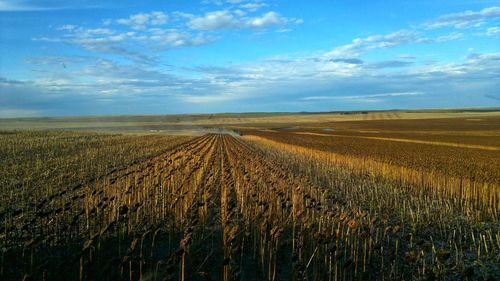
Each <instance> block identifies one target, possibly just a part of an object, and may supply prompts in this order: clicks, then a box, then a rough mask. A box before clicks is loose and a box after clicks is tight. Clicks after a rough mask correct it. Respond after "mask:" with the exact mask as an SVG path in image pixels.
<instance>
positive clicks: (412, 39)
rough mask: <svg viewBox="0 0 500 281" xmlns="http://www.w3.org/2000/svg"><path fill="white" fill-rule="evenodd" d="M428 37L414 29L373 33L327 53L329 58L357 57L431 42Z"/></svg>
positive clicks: (326, 55)
mask: <svg viewBox="0 0 500 281" xmlns="http://www.w3.org/2000/svg"><path fill="white" fill-rule="evenodd" d="M429 41H430V40H429V39H428V38H424V37H420V33H418V32H416V31H413V30H400V31H396V32H393V33H389V34H384V35H372V36H369V37H366V38H356V39H354V40H352V42H351V43H350V44H347V45H343V46H339V47H336V48H334V49H333V50H332V51H330V52H328V53H326V54H325V57H327V58H335V57H357V56H359V55H361V54H364V53H366V52H368V51H370V50H374V49H387V48H392V47H396V46H400V45H405V44H412V43H425V42H429Z"/></svg>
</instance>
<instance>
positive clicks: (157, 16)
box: [116, 12, 168, 30]
mask: <svg viewBox="0 0 500 281" xmlns="http://www.w3.org/2000/svg"><path fill="white" fill-rule="evenodd" d="M167 21H168V15H167V14H165V13H163V12H151V13H139V14H135V15H131V16H129V17H128V18H122V19H118V20H116V23H118V24H122V25H127V26H130V27H131V28H133V29H137V30H141V29H144V28H146V27H147V26H150V25H163V24H166V23H167Z"/></svg>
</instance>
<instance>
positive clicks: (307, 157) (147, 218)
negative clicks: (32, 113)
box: [0, 133, 500, 280]
mask: <svg viewBox="0 0 500 281" xmlns="http://www.w3.org/2000/svg"><path fill="white" fill-rule="evenodd" d="M269 134H272V133H269ZM294 135H295V136H297V135H296V134H294ZM85 137H86V136H85V135H81V136H79V137H78V138H77V139H79V138H85ZM93 137H95V136H93ZM93 137H90V139H93ZM116 137H117V136H115V137H112V138H116ZM118 138H119V137H118ZM265 140H266V139H264V138H261V139H259V138H257V137H254V138H253V139H252V138H247V139H241V138H236V137H233V136H230V135H225V134H224V135H222V134H208V135H205V136H201V137H197V138H191V139H184V140H183V142H182V143H180V142H179V141H180V140H179V139H177V138H174V139H168V138H166V139H161V138H159V139H156V140H154V141H158V142H160V143H162V144H160V143H157V144H156V145H157V146H158V147H163V148H165V150H161V151H154V152H153V151H150V152H149V153H146V154H148V155H149V156H146V157H144V158H141V159H136V160H134V161H132V162H130V163H128V164H127V165H123V166H122V167H121V168H116V169H111V170H110V171H108V172H107V173H104V174H101V175H100V176H98V177H94V178H87V180H80V183H79V184H76V185H68V186H69V187H70V188H66V189H57V192H49V193H40V194H39V195H38V196H36V197H35V198H32V197H29V196H28V197H13V198H11V200H14V202H15V203H14V204H10V205H7V204H6V205H2V206H16V207H15V208H12V207H11V208H5V209H4V210H3V211H2V213H1V220H2V225H1V230H0V235H1V236H0V238H1V239H0V247H1V248H2V249H3V250H2V260H1V269H0V277H1V278H2V280H22V279H25V280H26V279H34V280H304V279H307V280H367V279H368V280H382V279H391V280H400V279H405V280H425V279H429V278H438V279H448V280H451V279H457V278H463V279H465V280H467V279H471V280H472V279H475V278H497V277H498V274H500V272H499V268H498V262H499V260H498V257H499V254H500V242H499V241H500V229H499V224H498V216H496V215H495V214H494V212H492V209H491V204H490V205H489V206H490V207H489V208H490V209H488V208H487V207H485V205H483V204H478V203H477V201H474V200H470V198H469V199H468V198H456V197H454V194H452V193H443V192H439V191H438V190H437V189H432V188H426V187H425V186H418V185H415V184H411V183H408V182H398V181H393V180H390V179H388V178H385V177H381V176H377V175H373V174H371V173H370V172H369V171H366V170H365V171H360V170H357V169H352V168H349V167H347V166H342V165H338V163H335V162H332V161H326V160H325V159H319V158H316V157H315V155H314V154H304V153H301V151H293V150H291V149H285V147H282V148H283V149H276V148H277V147H276V145H277V144H279V143H278V142H275V143H272V142H269V141H267V142H266V141H265ZM72 141H76V142H78V140H72ZM80 141H82V143H86V141H83V139H80ZM125 143H127V142H125ZM71 147H73V146H71ZM141 147H146V146H141ZM133 149H134V150H136V149H139V148H133ZM48 150H49V151H50V149H48ZM41 151H45V150H43V149H41ZM46 152H47V151H46ZM76 154H78V153H76ZM30 155H33V157H34V158H37V156H36V155H37V154H31V153H30ZM39 155H44V154H43V153H42V152H40V154H39ZM107 155H112V154H107ZM107 157H110V156H107ZM37 159H40V158H37ZM103 159H107V158H106V157H104V158H102V159H100V160H101V161H102V160H103ZM37 161H38V160H31V162H37ZM72 169H77V168H75V167H73V168H72ZM71 181H72V180H71ZM65 184H66V182H64V184H62V183H61V186H64V185H65ZM495 202H497V201H495ZM492 204H495V203H492ZM479 262H480V264H479Z"/></svg>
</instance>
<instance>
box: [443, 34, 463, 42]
mask: <svg viewBox="0 0 500 281" xmlns="http://www.w3.org/2000/svg"><path fill="white" fill-rule="evenodd" d="M464 37H465V36H464V34H463V33H461V32H453V33H450V34H446V35H442V36H439V37H437V38H436V42H447V41H455V40H460V39H463V38H464Z"/></svg>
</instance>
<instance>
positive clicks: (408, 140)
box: [294, 132, 500, 151]
mask: <svg viewBox="0 0 500 281" xmlns="http://www.w3.org/2000/svg"><path fill="white" fill-rule="evenodd" d="M294 134H298V135H311V136H322V137H345V138H361V139H370V140H384V141H395V142H406V143H418V144H430V145H441V146H450V147H460V148H471V149H482V150H492V151H500V147H495V146H486V145H476V144H460V143H452V142H439V141H422V140H410V139H397V138H383V137H364V136H347V135H333V134H321V133H310V132H294Z"/></svg>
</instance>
